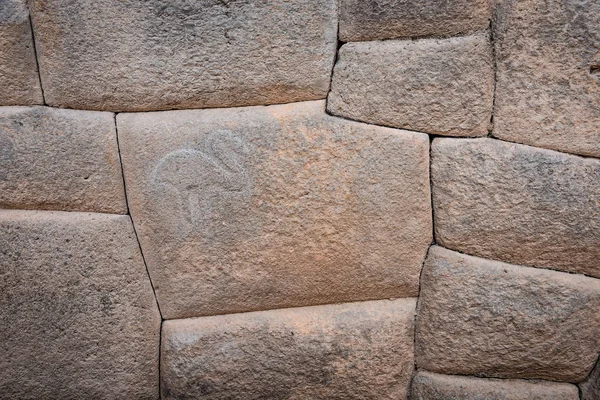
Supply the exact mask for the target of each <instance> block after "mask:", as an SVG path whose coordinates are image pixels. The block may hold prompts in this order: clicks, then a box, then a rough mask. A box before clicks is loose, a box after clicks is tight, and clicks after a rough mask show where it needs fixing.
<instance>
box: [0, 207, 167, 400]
mask: <svg viewBox="0 0 600 400" xmlns="http://www.w3.org/2000/svg"><path fill="white" fill-rule="evenodd" d="M0 265H1V266H2V268H1V270H0V327H1V328H0V351H1V352H2V357H1V358H0V388H1V390H2V394H1V397H2V398H5V399H117V398H118V399H157V398H158V357H159V354H158V352H159V334H160V315H159V312H158V309H157V306H156V301H155V299H154V295H153V293H152V287H151V286H150V281H149V280H148V275H147V273H146V270H145V267H144V263H143V260H142V256H141V254H140V251H139V246H138V243H137V241H136V239H135V234H134V232H133V227H132V225H131V220H130V218H129V217H127V216H124V215H108V214H86V213H65V212H48V211H16V210H0Z"/></svg>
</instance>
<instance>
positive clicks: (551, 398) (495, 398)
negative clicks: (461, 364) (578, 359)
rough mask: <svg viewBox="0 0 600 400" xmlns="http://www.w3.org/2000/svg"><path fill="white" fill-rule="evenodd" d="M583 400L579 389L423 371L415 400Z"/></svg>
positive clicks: (415, 386)
mask: <svg viewBox="0 0 600 400" xmlns="http://www.w3.org/2000/svg"><path fill="white" fill-rule="evenodd" d="M457 399H460V400H579V392H578V390H577V386H575V385H571V384H568V383H555V382H546V381H528V380H520V379H481V378H472V377H466V376H449V375H439V374H434V373H431V372H419V373H418V374H417V376H415V378H414V379H413V383H412V389H411V400H457Z"/></svg>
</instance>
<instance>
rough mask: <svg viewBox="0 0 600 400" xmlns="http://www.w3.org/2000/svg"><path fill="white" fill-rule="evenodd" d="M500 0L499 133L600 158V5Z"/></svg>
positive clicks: (593, 1)
mask: <svg viewBox="0 0 600 400" xmlns="http://www.w3.org/2000/svg"><path fill="white" fill-rule="evenodd" d="M497 3H498V4H497V6H496V8H497V9H496V11H495V24H494V25H495V38H496V43H497V45H496V54H497V56H498V85H497V92H496V110H495V113H494V136H496V137H498V138H501V139H506V140H509V141H514V142H519V143H525V144H530V145H533V146H538V147H546V148H549V149H556V150H561V151H566V152H570V153H576V154H582V155H590V156H595V157H600V2H598V1H597V0H561V1H545V0H499V1H498V2H497Z"/></svg>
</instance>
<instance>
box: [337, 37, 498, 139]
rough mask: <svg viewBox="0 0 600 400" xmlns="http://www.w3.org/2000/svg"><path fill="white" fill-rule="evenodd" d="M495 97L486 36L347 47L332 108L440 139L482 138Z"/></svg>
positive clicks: (341, 53)
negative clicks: (441, 137) (439, 136)
mask: <svg viewBox="0 0 600 400" xmlns="http://www.w3.org/2000/svg"><path fill="white" fill-rule="evenodd" d="M493 93H494V71H493V62H492V52H491V48H490V43H489V37H488V35H487V34H485V33H482V34H478V35H473V36H466V37H455V38H449V39H421V40H415V41H397V40H389V41H384V42H361V43H347V44H345V45H343V46H342V47H341V49H340V51H339V59H338V62H337V63H336V65H335V69H334V73H333V83H332V90H331V93H330V95H329V99H328V110H329V112H331V113H332V114H334V115H339V116H343V117H347V118H350V119H354V120H358V121H364V122H369V123H373V124H378V125H385V126H393V127H397V128H404V129H410V130H414V131H421V132H426V133H432V134H437V135H447V136H484V135H487V133H488V128H489V125H490V118H491V112H492V102H493Z"/></svg>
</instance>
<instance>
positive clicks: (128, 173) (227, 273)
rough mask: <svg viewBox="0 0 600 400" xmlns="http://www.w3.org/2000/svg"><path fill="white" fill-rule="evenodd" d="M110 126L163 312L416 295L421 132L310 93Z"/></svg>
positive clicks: (133, 117)
mask: <svg viewBox="0 0 600 400" xmlns="http://www.w3.org/2000/svg"><path fill="white" fill-rule="evenodd" d="M117 123H118V130H119V141H120V144H121V151H122V157H123V164H124V172H125V179H126V183H127V192H128V193H127V194H128V199H129V205H130V208H131V213H132V216H133V219H134V222H135V224H136V228H138V232H139V233H140V241H141V244H142V248H143V250H144V255H145V257H146V260H147V262H148V268H149V269H150V273H151V276H152V279H153V281H154V283H155V289H156V293H157V295H158V299H159V303H160V305H161V310H162V311H163V315H164V316H165V317H166V318H167V319H172V318H184V317H190V316H200V315H212V314H223V313H231V312H241V311H253V310H264V309H271V308H282V307H295V306H305V305H314V304H324V303H336V302H344V301H356V300H370V299H381V298H390V297H416V295H417V292H418V281H419V273H420V270H421V265H422V261H423V259H424V257H425V254H426V252H427V248H428V246H429V244H430V243H431V240H432V233H431V229H432V228H431V225H432V223H431V204H430V197H429V196H430V194H429V141H428V138H427V136H426V135H423V134H420V133H411V132H404V131H399V130H394V129H389V128H381V127H376V126H370V125H365V124H359V123H356V122H350V121H346V120H342V119H338V118H334V117H331V116H328V115H326V114H325V112H324V102H322V101H318V102H307V103H300V104H290V105H281V106H270V107H248V108H237V109H224V110H196V111H171V112H162V113H147V114H143V113H134V114H119V115H118V116H117Z"/></svg>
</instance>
